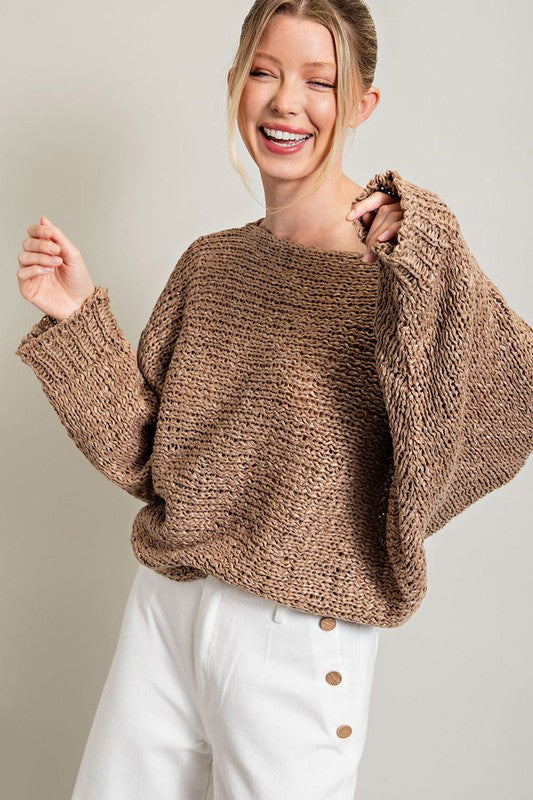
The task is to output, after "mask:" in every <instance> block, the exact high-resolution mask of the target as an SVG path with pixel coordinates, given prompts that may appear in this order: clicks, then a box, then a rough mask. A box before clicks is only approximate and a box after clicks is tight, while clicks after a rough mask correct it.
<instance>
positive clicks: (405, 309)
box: [356, 170, 533, 538]
mask: <svg viewBox="0 0 533 800" xmlns="http://www.w3.org/2000/svg"><path fill="white" fill-rule="evenodd" d="M380 186H385V187H387V188H389V189H391V190H393V191H394V194H395V196H397V197H398V198H399V201H400V205H401V209H402V211H403V221H402V223H401V227H400V230H399V232H398V236H397V241H396V243H394V240H392V241H385V242H377V243H375V244H374V245H373V249H374V252H375V253H376V256H377V259H378V261H379V264H380V283H379V291H378V299H377V304H376V313H375V333H376V368H377V372H378V374H379V379H380V383H381V386H382V390H383V395H384V400H385V404H386V408H387V413H388V418H389V424H390V429H391V434H392V440H393V445H394V461H395V476H394V481H393V492H396V496H395V497H393V498H391V500H392V501H393V502H395V501H396V500H398V501H399V509H400V511H399V514H400V515H401V518H400V519H398V520H397V524H398V525H399V527H400V530H401V531H402V534H403V536H407V537H412V536H417V537H422V538H425V537H427V536H429V535H431V534H432V533H434V532H435V531H437V530H439V528H441V527H442V526H443V525H444V524H445V523H446V522H447V521H448V520H450V519H451V518H452V517H454V516H456V515H457V514H459V513H460V512H461V511H462V510H463V509H465V508H466V507H467V506H469V505H470V504H472V503H473V502H475V501H476V500H478V499H479V498H481V497H483V496H484V495H486V494H487V493H489V492H491V491H493V490H494V489H496V488H498V487H499V486H502V485H503V484H505V483H507V482H508V481H510V480H511V479H512V478H513V477H514V476H515V475H516V474H517V473H518V471H519V470H520V469H521V468H522V466H523V465H524V463H525V462H526V460H527V458H528V456H529V454H530V453H531V450H532V448H533V403H532V399H533V397H532V386H533V329H532V328H531V326H530V325H528V323H527V322H525V320H524V319H522V318H521V317H520V316H519V315H518V314H517V313H516V312H515V311H514V310H513V309H512V308H510V307H509V305H508V303H507V302H506V300H505V298H504V297H503V295H502V293H501V291H500V290H499V289H498V288H497V287H496V286H495V285H494V283H493V282H492V281H491V280H490V279H489V277H488V276H487V275H486V274H485V273H484V272H483V271H482V270H481V268H480V267H479V265H478V263H477V262H476V259H475V258H474V256H473V254H472V253H471V251H470V249H469V247H468V245H467V243H466V242H465V240H464V238H463V235H462V233H461V229H460V225H459V223H458V221H457V219H456V217H455V215H454V214H453V212H452V211H451V210H450V209H449V208H448V206H447V205H446V204H445V203H444V201H443V200H442V199H441V198H440V197H439V196H438V195H436V194H435V193H434V192H431V191H429V190H427V189H424V188H422V187H420V186H417V185H415V184H413V183H410V182H408V181H406V180H404V179H403V178H402V177H401V176H400V175H399V173H397V172H396V171H394V170H388V171H386V172H384V173H379V174H377V175H376V176H375V177H374V178H373V179H372V180H371V181H370V182H369V183H368V184H367V187H366V189H365V191H364V193H362V194H361V195H359V197H358V198H357V201H358V202H359V201H361V200H363V199H364V198H366V197H368V196H369V195H370V194H371V193H372V192H374V191H376V190H378V189H379V187H380ZM356 230H357V233H358V235H359V238H360V239H361V241H363V242H364V243H366V239H367V235H368V234H369V230H368V229H367V228H366V227H364V226H363V225H362V224H361V223H360V222H359V220H357V222H356ZM391 508H392V506H391Z"/></svg>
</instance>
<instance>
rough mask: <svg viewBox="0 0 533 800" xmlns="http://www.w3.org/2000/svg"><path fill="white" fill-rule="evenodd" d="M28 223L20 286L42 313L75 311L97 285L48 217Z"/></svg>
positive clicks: (55, 314)
mask: <svg viewBox="0 0 533 800" xmlns="http://www.w3.org/2000/svg"><path fill="white" fill-rule="evenodd" d="M40 220H41V221H40V223H39V224H38V225H30V226H29V228H28V229H27V232H28V238H27V239H24V241H23V242H22V248H23V249H22V251H21V252H20V253H19V257H18V262H19V269H18V271H17V278H18V283H19V290H20V293H21V295H22V296H23V297H24V299H25V300H28V301H29V302H30V303H32V304H33V305H34V306H36V307H37V308H38V309H40V310H41V311H42V312H43V313H44V314H49V315H50V316H51V317H53V318H54V319H56V320H58V321H61V320H63V319H65V318H66V317H68V316H70V315H71V314H73V313H74V312H75V311H77V310H78V309H79V308H80V306H81V305H82V304H83V302H84V301H85V300H86V299H87V297H89V296H90V295H91V294H92V293H93V291H94V289H95V288H96V287H95V285H94V283H93V281H92V279H91V276H90V275H89V272H88V270H87V267H86V266H85V262H84V260H83V258H82V256H81V253H80V251H79V250H78V248H77V247H75V246H74V245H73V244H72V242H71V241H70V240H69V239H68V238H67V236H66V235H65V234H64V233H63V231H62V230H61V229H60V228H58V227H57V226H56V225H53V224H52V222H50V220H49V219H47V217H44V216H43V217H41V218H40Z"/></svg>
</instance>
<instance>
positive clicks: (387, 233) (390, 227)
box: [345, 192, 403, 264]
mask: <svg viewBox="0 0 533 800" xmlns="http://www.w3.org/2000/svg"><path fill="white" fill-rule="evenodd" d="M357 217H360V218H361V219H360V221H361V223H362V224H363V225H364V226H365V228H368V227H369V226H370V230H369V231H368V233H367V235H366V246H367V250H366V253H365V255H364V256H363V261H364V262H365V264H371V263H372V262H373V261H376V258H377V257H376V254H375V253H374V251H373V250H372V247H373V245H375V244H377V242H385V241H386V240H387V239H395V238H396V236H397V234H398V231H399V230H400V227H401V224H402V220H403V211H402V208H401V206H400V201H399V200H398V199H397V198H395V197H391V196H390V195H389V194H386V193H385V192H372V194H370V195H368V197H365V198H364V200H360V201H359V202H358V203H355V202H354V203H352V210H351V211H349V212H348V214H347V215H346V217H345V219H347V220H350V221H352V220H354V219H356V218H357Z"/></svg>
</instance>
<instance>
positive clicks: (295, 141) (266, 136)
mask: <svg viewBox="0 0 533 800" xmlns="http://www.w3.org/2000/svg"><path fill="white" fill-rule="evenodd" d="M266 127H268V125H267V126H266ZM259 130H260V131H261V133H262V134H263V136H264V137H265V139H267V141H269V142H291V143H292V144H300V143H301V142H305V141H307V140H308V139H310V138H311V137H312V135H313V134H312V133H304V132H302V133H300V132H299V131H298V133H299V134H300V135H301V136H305V137H306V138H305V139H276V138H275V137H271V136H268V135H267V133H266V131H265V128H264V127H263V125H260V126H259ZM271 130H278V131H280V130H282V128H271ZM291 133H296V131H291Z"/></svg>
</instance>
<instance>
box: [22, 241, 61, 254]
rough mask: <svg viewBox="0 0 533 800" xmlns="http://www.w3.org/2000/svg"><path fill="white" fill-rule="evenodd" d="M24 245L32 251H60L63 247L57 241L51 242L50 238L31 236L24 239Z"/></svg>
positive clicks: (25, 248)
mask: <svg viewBox="0 0 533 800" xmlns="http://www.w3.org/2000/svg"><path fill="white" fill-rule="evenodd" d="M22 247H23V248H24V250H28V251H29V252H31V253H60V252H61V248H60V246H59V245H58V244H56V243H55V242H51V241H50V240H49V239H36V238H29V239H24V241H23V242H22Z"/></svg>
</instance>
